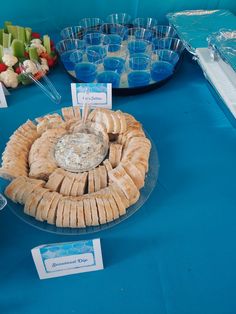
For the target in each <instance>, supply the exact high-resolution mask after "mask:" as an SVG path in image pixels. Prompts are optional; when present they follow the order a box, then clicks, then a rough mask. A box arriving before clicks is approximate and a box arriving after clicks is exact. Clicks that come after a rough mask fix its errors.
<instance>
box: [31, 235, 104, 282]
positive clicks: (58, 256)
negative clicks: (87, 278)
mask: <svg viewBox="0 0 236 314" xmlns="http://www.w3.org/2000/svg"><path fill="white" fill-rule="evenodd" d="M31 253H32V256H33V260H34V263H35V266H36V269H37V272H38V275H39V278H40V279H47V278H53V277H60V276H66V275H72V274H78V273H84V272H89V271H95V270H101V269H103V261H102V252H101V243H100V239H94V240H84V241H76V242H65V243H54V244H45V245H40V246H38V247H35V248H33V249H32V250H31Z"/></svg>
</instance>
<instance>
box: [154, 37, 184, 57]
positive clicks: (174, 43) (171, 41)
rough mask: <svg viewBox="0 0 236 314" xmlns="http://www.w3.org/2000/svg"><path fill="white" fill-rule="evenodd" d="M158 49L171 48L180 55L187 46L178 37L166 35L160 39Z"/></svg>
mask: <svg viewBox="0 0 236 314" xmlns="http://www.w3.org/2000/svg"><path fill="white" fill-rule="evenodd" d="M157 49H169V50H173V51H175V52H177V53H178V54H179V55H181V53H182V52H183V51H184V49H185V47H184V44H183V43H182V41H181V40H180V39H178V38H172V37H166V38H161V39H159V43H158V48H157Z"/></svg>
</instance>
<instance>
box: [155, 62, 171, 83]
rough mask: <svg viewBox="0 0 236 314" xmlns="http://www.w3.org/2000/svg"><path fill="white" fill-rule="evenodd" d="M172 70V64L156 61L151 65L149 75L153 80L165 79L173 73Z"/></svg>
mask: <svg viewBox="0 0 236 314" xmlns="http://www.w3.org/2000/svg"><path fill="white" fill-rule="evenodd" d="M173 71H174V66H173V64H171V63H169V62H166V61H156V62H153V63H152V65H151V77H152V79H153V81H155V82H159V81H162V80H164V79H167V78H168V77H170V76H171V75H172V74H173Z"/></svg>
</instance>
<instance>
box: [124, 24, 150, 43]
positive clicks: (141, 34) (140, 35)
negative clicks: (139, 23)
mask: <svg viewBox="0 0 236 314" xmlns="http://www.w3.org/2000/svg"><path fill="white" fill-rule="evenodd" d="M128 33H129V36H130V38H131V39H143V40H147V41H151V40H152V38H153V31H152V30H151V29H146V28H142V27H133V28H129V31H128Z"/></svg>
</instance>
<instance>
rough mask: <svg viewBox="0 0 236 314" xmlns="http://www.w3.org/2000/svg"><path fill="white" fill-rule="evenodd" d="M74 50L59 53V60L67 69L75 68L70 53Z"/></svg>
mask: <svg viewBox="0 0 236 314" xmlns="http://www.w3.org/2000/svg"><path fill="white" fill-rule="evenodd" d="M75 51H76V50H71V51H66V52H64V53H62V54H61V55H60V57H61V61H62V63H63V65H64V67H65V69H66V70H67V71H73V70H74V68H75V63H74V62H72V61H71V55H72V54H73V53H74V52H75Z"/></svg>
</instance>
